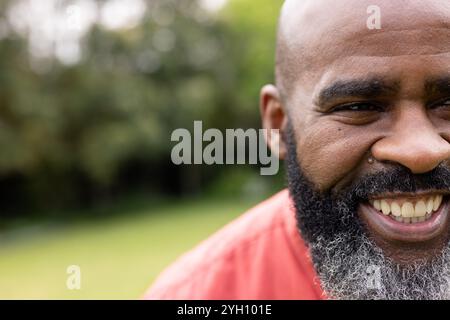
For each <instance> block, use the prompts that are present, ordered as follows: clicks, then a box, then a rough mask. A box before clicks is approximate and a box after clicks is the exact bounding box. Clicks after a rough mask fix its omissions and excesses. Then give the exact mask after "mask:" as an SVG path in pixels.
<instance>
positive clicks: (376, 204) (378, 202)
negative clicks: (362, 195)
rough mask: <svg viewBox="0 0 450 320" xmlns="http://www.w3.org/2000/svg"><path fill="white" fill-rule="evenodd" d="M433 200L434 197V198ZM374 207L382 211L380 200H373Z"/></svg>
mask: <svg viewBox="0 0 450 320" xmlns="http://www.w3.org/2000/svg"><path fill="white" fill-rule="evenodd" d="M431 201H433V199H432V200H431ZM433 203H434V202H433ZM373 207H374V208H375V209H377V210H378V211H381V204H380V200H375V201H374V202H373Z"/></svg>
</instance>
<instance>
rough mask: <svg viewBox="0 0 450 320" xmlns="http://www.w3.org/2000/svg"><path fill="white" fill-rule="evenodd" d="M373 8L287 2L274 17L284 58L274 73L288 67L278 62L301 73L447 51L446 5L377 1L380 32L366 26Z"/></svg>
mask: <svg viewBox="0 0 450 320" xmlns="http://www.w3.org/2000/svg"><path fill="white" fill-rule="evenodd" d="M373 5H374V2H373V1H371V0H340V1H330V0H287V1H286V2H285V4H284V7H283V10H282V14H281V18H280V30H279V46H280V47H282V48H283V50H279V52H278V55H281V56H284V57H278V61H279V67H280V69H281V70H279V72H278V74H279V75H280V76H282V77H284V74H283V69H284V70H289V68H290V67H289V66H284V68H283V66H281V64H282V63H290V64H294V65H295V66H301V67H303V68H304V69H303V70H296V73H297V74H301V73H302V72H303V71H311V70H317V68H326V67H327V66H329V65H331V64H333V63H335V62H336V61H337V60H339V59H346V58H347V57H353V56H374V57H394V56H396V57H398V56H402V55H448V54H449V53H450V19H449V17H450V1H447V0H428V1H412V0H410V1H387V0H381V1H377V4H376V5H377V6H378V8H379V9H380V18H381V21H380V22H381V25H380V26H381V28H380V29H375V30H373V29H369V28H368V27H367V21H368V19H369V16H370V12H368V8H369V7H370V6H373ZM299 60H301V62H300V61H299ZM280 62H281V63H280ZM291 68H292V66H291ZM280 73H281V74H280ZM309 75H310V73H309V74H308V76H309ZM291 80H293V79H291ZM290 82H292V81H290Z"/></svg>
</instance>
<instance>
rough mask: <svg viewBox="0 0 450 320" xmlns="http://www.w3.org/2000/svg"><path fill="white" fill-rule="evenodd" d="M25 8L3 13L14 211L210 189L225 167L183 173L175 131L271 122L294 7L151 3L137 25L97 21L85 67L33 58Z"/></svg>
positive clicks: (0, 126)
mask: <svg viewBox="0 0 450 320" xmlns="http://www.w3.org/2000/svg"><path fill="white" fill-rule="evenodd" d="M105 3H106V2H105V1H98V6H99V7H101V6H102V5H104V4H105ZM14 4H15V2H13V1H5V2H3V3H2V4H1V6H0V10H1V11H0V35H1V34H2V30H1V29H2V28H6V29H5V30H7V34H6V35H5V36H2V37H1V38H0V39H1V40H0V68H1V70H2V73H1V74H0V148H1V150H3V152H1V153H0V202H1V205H2V206H3V208H4V210H3V211H2V212H6V211H7V210H8V209H11V208H15V207H20V208H21V209H23V208H27V207H28V208H30V207H36V206H39V207H62V206H72V205H86V204H89V203H90V202H93V201H97V200H98V199H99V197H100V198H108V197H111V196H114V195H115V194H117V193H121V192H127V191H128V190H132V189H133V188H136V187H139V186H140V185H141V186H142V185H145V186H146V187H147V188H150V189H151V190H154V191H155V192H171V193H174V192H183V190H185V191H186V190H187V191H195V190H198V189H199V188H202V187H205V186H208V185H209V184H210V183H211V182H212V181H211V180H213V179H214V177H216V176H217V175H218V174H219V173H220V171H221V170H223V169H222V168H220V167H215V168H213V169H211V168H206V167H194V166H191V167H175V166H173V165H171V164H170V150H171V147H172V144H171V142H170V134H171V132H172V131H173V130H174V129H176V128H180V127H182V128H192V124H193V121H194V120H203V122H204V127H205V128H206V127H216V128H220V129H225V128H238V127H243V128H248V127H258V126H259V112H258V94H259V89H260V87H261V86H262V85H263V84H264V83H267V82H271V81H273V56H274V44H275V29H276V28H275V24H276V18H277V14H278V10H279V7H280V6H281V4H282V0H260V1H258V2H255V1H253V0H230V2H229V3H228V5H227V6H226V8H225V9H224V10H222V11H221V12H219V13H211V12H207V11H205V10H204V9H202V7H201V6H200V5H199V3H198V2H197V1H195V0H178V1H177V0H171V1H168V0H152V1H147V2H146V6H147V10H146V11H145V15H144V17H143V18H142V19H141V20H140V23H138V24H137V25H136V26H134V27H133V28H129V29H117V30H111V29H108V28H105V27H104V26H102V25H101V24H99V23H95V24H93V26H92V27H91V28H90V29H89V32H87V34H86V35H85V36H84V37H83V38H82V39H81V48H82V55H81V60H80V61H78V62H77V63H75V64H73V65H67V64H64V63H62V62H61V61H60V60H58V59H57V58H56V57H50V58H48V57H46V58H42V59H41V60H39V59H37V62H36V59H34V62H33V59H31V58H30V47H29V45H28V42H27V37H26V33H25V34H24V33H20V32H18V31H17V30H14V28H13V27H12V25H11V24H10V23H11V21H10V20H11V19H9V18H8V10H10V8H11V5H14ZM63 4H64V3H63ZM68 4H70V2H67V3H66V5H68ZM36 66H37V67H36Z"/></svg>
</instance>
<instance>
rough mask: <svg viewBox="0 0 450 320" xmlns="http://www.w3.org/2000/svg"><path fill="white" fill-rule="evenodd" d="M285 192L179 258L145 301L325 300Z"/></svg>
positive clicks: (157, 281) (162, 275)
mask: <svg viewBox="0 0 450 320" xmlns="http://www.w3.org/2000/svg"><path fill="white" fill-rule="evenodd" d="M323 298H325V296H324V294H323V291H322V290H321V288H320V285H319V282H318V279H317V277H316V274H315V271H314V268H313V265H312V262H311V258H310V256H309V253H308V250H307V248H306V246H305V243H304V241H303V240H302V238H301V237H300V234H299V232H298V229H297V226H296V219H295V210H294V208H293V204H292V201H291V199H290V197H289V193H288V191H287V190H284V191H282V192H280V193H278V194H276V195H275V196H273V197H272V198H270V199H268V200H266V201H264V202H263V203H261V204H259V205H258V206H256V207H255V208H253V209H251V210H250V211H248V212H247V213H245V214H244V215H242V216H241V217H239V218H238V219H236V220H235V221H232V222H231V223H230V224H228V225H227V226H225V227H224V228H223V229H222V230H220V231H218V232H217V233H216V234H214V235H213V236H211V237H210V238H209V239H207V240H205V241H204V242H202V243H201V244H200V245H198V246H197V247H196V248H195V249H193V250H192V251H190V252H188V253H186V254H184V255H183V256H181V257H180V258H179V259H178V260H177V261H176V262H175V263H174V264H173V265H172V266H170V267H169V268H167V269H166V270H165V271H164V272H163V273H162V274H161V275H160V276H159V278H158V279H157V280H156V282H155V283H154V284H153V286H152V287H151V288H150V289H149V290H148V292H147V293H146V294H145V295H144V299H175V300H197V299H202V300H203V299H204V300H219V299H223V300H235V299H247V300H254V299H267V300H274V299H323Z"/></svg>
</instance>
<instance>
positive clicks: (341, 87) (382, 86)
mask: <svg viewBox="0 0 450 320" xmlns="http://www.w3.org/2000/svg"><path fill="white" fill-rule="evenodd" d="M399 89H400V84H399V82H393V81H389V82H388V81H385V80H383V79H380V78H364V79H352V80H339V81H336V82H334V83H333V84H331V85H329V86H328V87H326V88H324V89H322V90H321V91H320V93H319V94H318V95H317V98H316V99H315V104H316V105H317V106H324V105H326V104H328V103H330V102H331V101H334V100H338V99H340V98H349V97H358V98H365V99H371V98H375V97H378V96H383V95H384V96H385V95H393V94H396V93H398V91H399Z"/></svg>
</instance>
